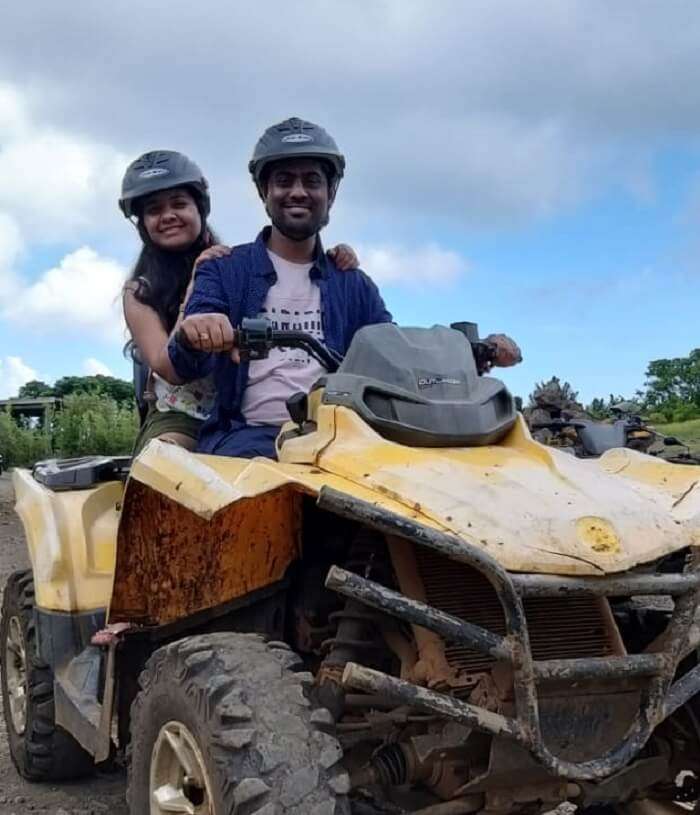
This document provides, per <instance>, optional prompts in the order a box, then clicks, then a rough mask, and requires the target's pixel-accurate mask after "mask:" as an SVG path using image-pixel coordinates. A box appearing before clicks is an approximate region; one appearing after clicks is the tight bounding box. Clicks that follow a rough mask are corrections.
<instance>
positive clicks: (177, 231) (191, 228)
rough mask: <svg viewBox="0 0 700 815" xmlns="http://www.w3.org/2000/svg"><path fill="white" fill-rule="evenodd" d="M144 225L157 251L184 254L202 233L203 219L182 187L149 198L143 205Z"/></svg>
mask: <svg viewBox="0 0 700 815" xmlns="http://www.w3.org/2000/svg"><path fill="white" fill-rule="evenodd" d="M142 212H143V215H142V219H143V225H144V228H145V229H146V232H147V233H148V237H149V238H150V239H151V240H152V241H153V243H154V244H155V245H156V246H157V247H159V248H160V249H167V250H170V251H186V250H187V249H189V248H190V246H192V244H193V243H194V242H195V241H196V240H197V238H198V237H199V233H200V232H201V231H202V218H201V216H200V214H199V210H198V209H197V204H196V203H195V200H194V198H193V197H192V195H191V194H190V193H189V192H188V191H187V190H186V189H184V188H182V187H176V188H175V189H172V190H163V191H162V192H154V193H153V195H149V196H148V197H147V198H146V199H145V200H144V202H143V211H142Z"/></svg>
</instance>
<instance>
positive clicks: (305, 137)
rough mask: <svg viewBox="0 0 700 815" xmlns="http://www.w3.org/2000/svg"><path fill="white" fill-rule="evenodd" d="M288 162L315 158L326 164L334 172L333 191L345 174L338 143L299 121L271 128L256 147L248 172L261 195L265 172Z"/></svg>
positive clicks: (308, 124)
mask: <svg viewBox="0 0 700 815" xmlns="http://www.w3.org/2000/svg"><path fill="white" fill-rule="evenodd" d="M285 158H315V159H320V160H322V161H325V162H327V163H328V164H329V165H330V168H331V169H332V171H333V174H332V177H331V178H329V179H328V181H329V184H330V186H331V187H332V188H333V189H335V187H336V186H337V185H338V182H339V181H340V179H341V178H342V177H343V173H344V172H345V156H344V155H343V154H342V153H341V152H340V150H339V149H338V145H337V144H336V143H335V139H333V137H332V136H330V135H329V134H328V133H327V132H326V131H325V130H324V129H323V128H322V127H319V126H318V125H315V124H313V122H305V121H304V120H303V119H298V118H297V117H293V118H292V119H285V120H284V121H283V122H280V123H279V124H276V125H272V127H268V128H267V130H266V131H265V132H264V133H263V134H262V136H261V137H260V139H259V140H258V143H257V144H256V145H255V150H254V151H253V157H252V158H251V160H250V162H249V163H248V169H249V170H250V174H251V175H252V176H253V180H254V181H255V184H256V185H257V187H258V190H259V191H260V189H261V187H260V185H261V181H262V179H263V178H264V175H265V168H266V167H267V166H268V165H269V164H271V163H272V162H273V161H280V160H281V159H285Z"/></svg>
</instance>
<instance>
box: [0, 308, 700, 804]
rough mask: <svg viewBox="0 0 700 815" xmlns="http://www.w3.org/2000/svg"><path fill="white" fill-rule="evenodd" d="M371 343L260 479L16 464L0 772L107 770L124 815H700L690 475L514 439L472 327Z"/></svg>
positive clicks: (292, 340)
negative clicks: (15, 544) (630, 812)
mask: <svg viewBox="0 0 700 815" xmlns="http://www.w3.org/2000/svg"><path fill="white" fill-rule="evenodd" d="M460 329H461V330H456V329H451V328H445V327H440V326H436V327H433V328H431V329H419V328H403V329H402V328H399V327H397V326H395V325H390V324H385V325H377V326H370V327H366V328H364V329H362V330H361V331H359V332H358V333H357V335H356V336H355V339H354V341H353V343H352V345H351V347H350V349H349V351H348V354H347V356H346V357H345V359H344V360H342V361H340V360H339V359H338V358H337V356H336V355H335V354H334V353H333V352H332V351H330V350H329V349H327V348H325V347H324V346H323V345H322V344H320V343H319V342H318V340H315V339H314V338H313V337H310V336H308V335H306V334H303V333H301V332H285V331H279V332H277V331H272V330H271V329H270V328H269V327H268V326H267V325H266V324H264V323H261V322H259V321H251V322H247V323H246V324H244V325H243V326H242V328H241V331H240V333H239V338H238V339H239V347H240V348H241V351H242V353H243V355H244V356H248V357H249V358H252V357H254V358H260V357H262V356H264V355H265V354H266V353H267V352H268V351H269V349H270V348H272V347H275V346H290V345H298V346H299V347H302V348H305V349H306V350H307V351H308V352H309V353H311V354H312V355H314V356H315V357H316V358H318V359H320V360H321V361H322V362H323V364H324V365H325V366H326V367H327V369H328V375H327V376H326V377H324V378H323V379H322V380H320V381H319V382H318V383H317V385H316V387H315V388H314V389H313V390H312V391H311V393H309V394H303V393H302V394H298V395H296V396H294V397H292V398H291V399H290V400H289V404H288V406H289V412H290V416H291V422H289V423H288V424H287V425H285V427H284V428H283V429H282V432H281V434H280V436H279V438H278V442H277V452H278V460H276V461H272V460H268V459H263V458H258V459H253V460H242V459H231V458H222V457H214V456H203V455H196V454H192V453H189V452H187V451H186V450H184V449H182V448H179V447H176V446H174V445H170V444H164V443H162V442H159V441H153V442H151V443H150V444H149V445H148V446H147V447H146V449H145V450H144V451H143V452H142V453H141V454H140V455H139V456H138V457H137V458H136V459H135V460H134V461H133V462H128V461H124V460H118V459H109V458H100V459H88V460H82V461H72V462H60V461H59V462H49V463H45V464H44V465H41V466H37V467H36V468H35V469H34V471H33V473H30V472H28V471H25V470H15V472H14V486H15V492H16V495H17V511H18V512H19V514H20V516H21V518H22V521H23V523H24V528H25V531H26V535H27V542H28V548H29V554H30V557H31V562H32V569H31V570H30V571H28V572H20V573H16V574H14V575H13V576H12V577H11V578H10V580H9V582H8V585H7V587H6V589H5V595H4V603H3V611H2V621H1V623H0V659H1V661H2V694H3V706H4V710H5V717H6V722H7V732H8V738H9V742H10V751H11V755H12V758H13V761H14V763H15V765H16V767H17V769H18V770H19V772H20V773H22V775H24V776H25V777H26V778H30V779H35V780H45V781H48V780H55V779H60V778H65V777H69V776H72V775H79V774H81V773H85V772H87V771H89V769H90V768H91V767H92V766H94V764H95V763H99V762H102V761H105V760H106V759H107V758H108V757H109V756H110V755H114V754H117V755H120V754H121V755H125V756H126V757H127V758H128V773H129V780H128V800H129V807H130V812H131V815H147V814H148V815H159V813H173V812H180V813H190V814H191V815H198V813H208V814H209V815H212V814H213V815H228V814H229V813H236V815H252V814H253V813H259V815H273V813H280V815H281V813H293V815H334V813H337V815H341V813H343V814H345V813H348V812H349V811H350V807H352V808H353V809H354V810H355V811H356V812H358V813H362V815H372V813H386V812H391V813H398V812H413V813H420V815H460V814H461V813H465V814H466V813H472V812H482V811H483V812H489V813H502V815H509V814H510V813H535V812H539V811H546V810H550V809H552V808H553V807H554V806H556V805H557V804H558V803H560V802H562V801H565V800H569V801H573V802H574V803H575V804H577V805H579V806H580V807H588V806H594V805H600V804H612V805H616V806H618V805H622V804H626V803H628V802H631V801H638V800H644V799H648V800H653V801H654V802H655V803H656V804H657V805H659V806H660V805H663V804H673V803H675V802H693V801H697V800H698V798H699V797H700V786H699V784H698V779H699V778H700V728H699V727H698V721H700V719H699V717H700V706H699V705H698V700H697V697H696V694H697V692H698V690H700V666H698V664H697V659H696V653H697V649H698V647H699V646H700V617H699V614H698V603H699V601H700V595H699V591H700V561H699V559H698V554H699V551H698V549H699V545H700V490H699V489H698V482H699V481H700V479H698V475H697V472H693V471H692V468H688V467H679V466H676V465H674V464H670V463H667V462H664V461H660V460H658V459H655V458H652V457H650V456H645V455H641V454H639V453H638V452H636V451H634V450H630V449H625V448H622V449H617V450H612V451H609V452H607V453H605V454H604V455H602V456H600V458H598V459H595V460H589V461H581V460H578V459H577V458H575V457H574V456H571V455H567V454H566V453H565V452H562V451H561V450H557V449H553V448H551V447H546V446H544V445H542V444H539V443H538V442H536V441H533V439H532V438H531V436H530V433H529V431H528V429H527V426H526V424H525V422H524V420H523V419H522V417H521V416H518V415H517V413H516V411H515V409H514V400H513V398H512V397H511V395H510V393H509V392H508V390H507V389H506V387H505V386H504V385H503V383H502V382H500V381H499V380H498V379H495V378H492V377H489V376H485V375H482V376H480V375H479V372H478V367H477V359H478V358H479V357H480V356H482V355H485V356H486V363H482V365H481V367H482V368H483V369H485V368H487V367H488V356H489V353H491V352H490V350H489V348H488V346H487V345H484V344H483V343H481V344H480V343H474V344H472V342H471V340H473V339H474V337H475V335H476V331H475V329H474V328H469V327H466V326H461V327H460Z"/></svg>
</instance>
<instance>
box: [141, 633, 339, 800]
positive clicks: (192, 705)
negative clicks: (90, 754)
mask: <svg viewBox="0 0 700 815" xmlns="http://www.w3.org/2000/svg"><path fill="white" fill-rule="evenodd" d="M301 668H302V662H301V660H300V659H299V657H298V656H296V654H294V653H292V651H290V649H289V647H288V646H287V645H286V644H284V643H281V642H271V643H265V641H264V640H263V639H262V638H261V637H259V636H258V635H256V634H234V633H217V634H204V635H199V636H193V637H187V638H185V639H182V640H179V641H178V642H175V643H172V644H170V645H167V646H165V647H163V648H160V649H159V650H158V651H156V652H155V653H154V654H153V655H152V656H151V658H150V659H149V661H148V662H147V664H146V667H145V668H144V670H143V672H142V674H141V676H140V678H139V684H140V687H141V690H140V692H139V693H138V695H137V697H136V699H135V700H134V703H133V705H132V708H131V744H130V748H129V784H128V790H127V798H128V801H129V812H130V813H132V815H144V813H151V815H153V813H156V812H158V813H160V812H175V811H178V812H190V811H191V812H195V811H197V812H200V811H202V812H211V813H213V814H214V815H229V813H233V812H235V813H236V815H253V813H256V814H257V815H276V814H277V813H289V815H346V813H349V803H348V799H347V797H346V796H347V793H348V792H349V788H350V779H349V776H348V774H347V773H346V772H345V770H344V769H343V767H342V766H341V765H340V760H341V758H342V750H341V748H340V746H339V744H338V742H337V741H336V739H335V738H334V737H333V736H332V735H330V734H329V732H327V731H328V730H329V729H330V728H332V726H333V719H332V716H331V714H330V712H329V711H328V710H326V709H324V708H320V709H317V710H313V709H312V705H311V703H310V701H309V699H308V698H307V696H306V693H305V688H306V686H308V684H309V683H310V682H311V675H310V674H308V673H298V672H297V671H299V670H300V669H301ZM158 802H161V803H162V805H163V806H162V808H160V807H158ZM154 804H155V807H154ZM176 807H180V808H176Z"/></svg>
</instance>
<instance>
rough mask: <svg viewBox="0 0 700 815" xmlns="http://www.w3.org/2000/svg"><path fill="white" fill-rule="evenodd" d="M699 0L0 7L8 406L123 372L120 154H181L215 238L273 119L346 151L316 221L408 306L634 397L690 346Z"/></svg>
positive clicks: (408, 311)
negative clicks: (194, 175) (201, 178)
mask: <svg viewBox="0 0 700 815" xmlns="http://www.w3.org/2000/svg"><path fill="white" fill-rule="evenodd" d="M698 76H700V5H698V4H697V3H696V2H694V0H686V1H685V2H677V1H676V0H667V2H664V3H659V2H648V1H647V0H635V2H620V3H610V2H609V1H608V0H605V1H604V2H603V0H538V2H537V3H524V2H521V0H305V1H304V2H299V3H289V2H277V0H258V2H255V3H251V2H246V0H238V2H235V3H231V2H227V0H198V2H196V3H193V2H181V0H168V2H165V0H139V2H135V0H120V2H118V3H95V2H93V1H92V0H72V2H71V3H70V4H65V3H56V2H55V0H32V2H31V3H13V4H3V8H2V10H0V398H3V397H7V396H10V395H14V394H16V392H17V390H18V388H19V387H20V386H21V385H22V384H23V383H24V382H26V381H28V380H29V379H34V378H40V379H43V380H45V381H48V382H52V381H54V380H55V379H57V378H59V377H61V376H67V375H79V374H92V373H105V374H107V373H110V374H113V375H115V376H121V377H124V378H129V377H130V366H129V363H128V361H127V360H126V359H125V358H124V356H123V354H122V347H123V345H124V343H125V341H126V339H127V335H126V332H125V327H124V323H123V320H122V317H121V313H120V297H119V295H120V290H121V286H122V283H123V281H124V279H125V277H126V276H127V275H128V273H129V269H130V267H131V265H132V264H133V262H134V260H135V257H136V255H137V252H138V240H137V236H136V233H135V230H134V228H133V226H132V225H131V224H130V223H129V222H128V221H126V220H125V219H124V218H123V216H122V215H121V213H120V212H119V210H118V209H117V203H116V202H117V198H118V195H119V188H120V182H121V177H122V175H123V172H124V170H125V168H126V166H127V164H128V163H129V162H130V161H131V160H132V159H134V158H136V156H138V155H139V154H140V153H142V152H144V151H146V150H150V149H175V150H180V151H183V152H186V153H187V154H188V155H190V156H191V157H192V158H193V159H195V161H197V162H198V163H199V164H200V166H201V167H202V168H203V170H204V173H205V175H206V176H207V178H208V179H209V182H210V185H211V191H212V200H213V208H212V216H211V223H212V225H213V226H214V227H215V229H216V230H217V232H218V233H219V234H220V236H221V237H222V238H223V239H224V240H225V241H226V242H227V243H230V244H236V243H243V242H246V241H249V240H252V239H253V238H254V237H255V235H256V234H257V232H258V230H259V229H260V228H261V227H262V226H263V225H264V224H265V214H264V211H263V209H262V207H261V205H260V202H259V200H258V199H257V196H256V194H255V190H254V188H253V185H252V184H251V182H250V179H249V176H248V175H247V162H248V159H249V157H250V154H251V152H252V149H253V146H254V144H255V142H256V140H257V138H258V137H259V136H260V135H261V133H262V131H263V130H264V129H265V128H266V127H267V126H269V125H271V124H273V123H275V122H278V121H280V120H281V119H284V118H287V117H289V116H300V117H302V118H306V119H310V120H312V121H314V122H317V123H319V124H321V125H323V126H324V127H325V128H326V129H327V130H328V131H329V132H330V133H331V134H332V135H333V136H334V137H335V138H336V141H337V142H338V143H339V145H340V146H341V148H342V149H343V151H344V153H345V155H346V158H347V174H346V177H345V178H344V179H343V182H342V184H341V187H340V190H339V193H338V197H337V200H336V203H335V206H334V208H333V211H332V213H331V222H330V224H329V226H328V227H327V229H326V231H325V232H324V236H323V237H324V242H325V243H326V244H327V245H332V244H333V243H335V242H339V241H343V242H346V243H350V244H351V245H352V246H353V247H355V249H356V251H357V252H358V254H359V256H360V259H361V263H362V267H363V268H364V270H365V271H366V272H367V273H368V274H369V275H370V276H371V277H372V278H373V279H374V280H375V281H376V282H377V284H378V285H379V286H380V289H381V291H382V294H383V295H384V299H385V301H386V303H387V305H388V306H389V308H390V310H391V311H392V313H393V315H394V317H395V319H396V321H397V322H398V323H399V324H403V325H425V326H427V325H432V324H435V323H441V324H448V323H450V322H453V321H457V320H471V321H474V322H478V323H479V326H480V329H481V333H482V335H485V334H487V333H490V332H505V333H507V334H509V335H510V336H512V337H513V338H514V339H515V340H516V341H517V342H518V343H519V344H520V346H521V348H522V351H523V357H524V361H523V363H522V364H521V365H520V366H518V367H517V368H513V369H509V370H507V371H501V372H500V375H501V376H502V378H503V379H504V380H505V381H506V383H507V384H508V386H509V387H510V388H511V390H512V391H513V392H514V393H516V394H519V395H522V396H527V395H528V394H529V393H530V392H531V391H532V388H533V385H534V383H535V382H537V381H539V380H542V379H546V378H549V377H550V376H552V375H555V374H556V375H558V376H560V377H561V378H563V379H566V380H568V381H569V382H570V383H571V384H572V385H573V387H574V388H575V389H576V390H578V391H579V392H580V396H581V398H582V399H583V400H584V401H586V402H587V401H590V400H591V399H592V398H593V397H596V396H607V395H608V394H610V393H615V394H616V395H618V394H619V395H624V396H627V397H629V396H632V395H633V394H634V392H635V391H636V390H637V389H638V388H641V387H642V386H643V384H644V375H645V370H646V367H647V364H648V363H649V361H650V360H652V359H658V358H661V357H674V356H685V355H687V354H688V353H689V352H690V351H691V350H692V349H693V348H695V347H697V346H700V336H699V335H698V322H699V320H700V294H699V286H698V284H699V283H700V268H699V262H698V261H699V260H700V82H698Z"/></svg>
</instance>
